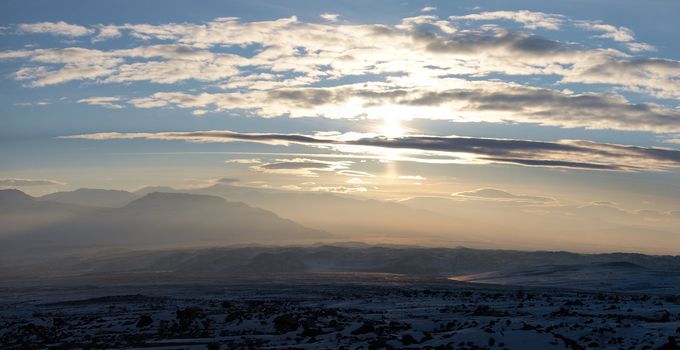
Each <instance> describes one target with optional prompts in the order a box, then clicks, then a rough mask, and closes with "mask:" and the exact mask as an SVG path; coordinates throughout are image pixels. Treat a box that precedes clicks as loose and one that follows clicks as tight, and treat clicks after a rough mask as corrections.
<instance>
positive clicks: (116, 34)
mask: <svg viewBox="0 0 680 350" xmlns="http://www.w3.org/2000/svg"><path fill="white" fill-rule="evenodd" d="M97 31H98V32H97V36H95V37H94V38H92V42H93V43H96V42H100V41H105V40H109V39H115V38H120V37H121V35H122V33H121V31H120V28H119V27H118V26H115V25H100V26H98V27H97Z"/></svg>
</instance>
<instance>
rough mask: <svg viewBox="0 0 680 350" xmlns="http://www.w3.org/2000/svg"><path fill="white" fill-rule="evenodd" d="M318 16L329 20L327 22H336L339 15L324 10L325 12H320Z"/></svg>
mask: <svg viewBox="0 0 680 350" xmlns="http://www.w3.org/2000/svg"><path fill="white" fill-rule="evenodd" d="M320 17H321V18H323V19H325V20H326V21H329V22H337V21H338V18H339V17H340V15H339V14H337V13H328V12H326V13H322V14H321V16H320Z"/></svg>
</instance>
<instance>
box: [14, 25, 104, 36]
mask: <svg viewBox="0 0 680 350" xmlns="http://www.w3.org/2000/svg"><path fill="white" fill-rule="evenodd" d="M17 29H19V31H21V32H24V33H32V34H51V35H60V36H68V37H78V36H85V35H90V34H92V33H94V30H92V29H89V28H86V27H83V26H80V25H76V24H69V23H66V22H64V21H59V22H38V23H23V24H19V25H18V26H17Z"/></svg>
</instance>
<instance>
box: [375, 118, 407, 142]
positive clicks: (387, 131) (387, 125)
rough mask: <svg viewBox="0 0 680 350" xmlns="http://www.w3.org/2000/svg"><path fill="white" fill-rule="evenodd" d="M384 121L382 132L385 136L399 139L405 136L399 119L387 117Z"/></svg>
mask: <svg viewBox="0 0 680 350" xmlns="http://www.w3.org/2000/svg"><path fill="white" fill-rule="evenodd" d="M383 120H384V122H383V125H382V130H381V131H380V133H381V134H382V135H383V136H386V137H389V138H397V137H400V136H402V135H403V133H404V131H403V129H402V128H401V121H400V120H399V118H394V117H392V118H390V117H385V118H384V119H383Z"/></svg>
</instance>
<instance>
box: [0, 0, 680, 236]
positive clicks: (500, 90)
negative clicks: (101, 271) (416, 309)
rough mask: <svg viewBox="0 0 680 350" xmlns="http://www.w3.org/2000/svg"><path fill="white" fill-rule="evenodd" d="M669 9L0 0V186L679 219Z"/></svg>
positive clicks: (659, 223)
mask: <svg viewBox="0 0 680 350" xmlns="http://www.w3.org/2000/svg"><path fill="white" fill-rule="evenodd" d="M677 13H680V3H678V2H674V1H662V0H657V1H645V2H641V1H619V0H616V1H614V0H612V1H603V0H601V1H570V2H568V3H567V2H545V1H512V2H508V1H483V0H481V1H477V0H456V1H428V2H417V1H404V2H396V1H371V2H366V1H314V2H309V1H285V2H284V1H252V0H250V1H228V2H224V1H190V2H189V1H144V2H140V1H117V2H91V1H60V2H54V1H30V2H29V1H4V2H2V4H0V103H1V104H2V107H3V108H2V111H0V120H1V125H2V127H1V128H0V187H5V188H19V189H21V190H23V191H26V192H27V193H30V194H33V195H42V194H46V193H50V192H55V191H65V190H71V189H75V188H80V187H90V188H111V189H126V190H135V189H138V188H140V187H142V186H146V185H167V186H174V187H177V188H200V187H202V186H209V185H211V184H214V183H217V182H219V181H220V179H224V178H228V179H231V180H230V182H231V183H233V184H236V185H239V186H247V187H258V188H273V189H280V190H286V191H300V192H331V193H337V194H343V195H348V196H356V197H358V198H374V199H382V200H389V201H398V202H406V201H409V200H414V199H419V198H440V199H441V198H444V199H448V200H455V201H456V203H467V202H468V201H469V202H470V205H471V206H472V207H475V208H477V206H479V213H478V215H479V216H480V217H483V216H484V215H491V216H493V215H492V214H493V212H492V211H489V209H488V208H489V206H492V207H494V208H496V209H495V210H497V211H498V210H501V211H502V210H505V209H504V208H507V206H508V205H513V206H514V207H515V208H516V209H517V210H520V211H522V212H525V213H534V214H535V215H541V213H546V212H554V211H560V212H562V213H566V214H565V215H567V214H568V215H576V216H579V215H585V214H583V212H584V211H585V212H589V213H597V214H596V215H600V213H606V214H602V215H609V216H611V217H612V218H613V219H612V220H614V221H616V222H617V223H623V222H632V223H634V224H635V225H636V227H641V228H643V229H645V230H655V232H664V234H670V235H671V236H672V237H675V236H674V235H677V236H679V238H680V231H679V229H678V227H680V181H679V180H680V104H679V103H678V101H680V42H679V41H678V40H677V32H678V30H679V29H680V28H679V25H678V24H677V20H676V18H675V16H676V14H677ZM633 14H634V15H633ZM565 208H566V209H565ZM612 213H613V214H612ZM638 238H639V239H641V240H642V239H644V236H643V235H642V234H641V236H640V237H638ZM677 248H680V246H678V247H677Z"/></svg>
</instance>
